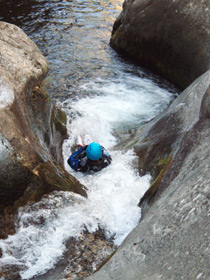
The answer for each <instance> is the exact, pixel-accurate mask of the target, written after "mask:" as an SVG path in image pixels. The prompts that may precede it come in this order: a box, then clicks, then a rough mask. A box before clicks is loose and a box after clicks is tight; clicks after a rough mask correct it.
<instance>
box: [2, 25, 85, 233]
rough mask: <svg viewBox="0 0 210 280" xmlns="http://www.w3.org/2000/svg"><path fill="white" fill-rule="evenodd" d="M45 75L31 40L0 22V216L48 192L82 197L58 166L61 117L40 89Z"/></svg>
mask: <svg viewBox="0 0 210 280" xmlns="http://www.w3.org/2000/svg"><path fill="white" fill-rule="evenodd" d="M47 73H48V62H47V60H46V59H45V58H44V57H43V56H42V54H41V52H40V50H39V49H38V47H37V46H36V44H35V43H34V42H32V41H31V40H30V38H29V37H28V36H27V35H26V34H25V33H24V32H23V31H22V30H21V29H20V28H18V27H17V26H15V25H12V24H8V23H5V22H0V119H1V122H0V214H2V213H3V212H4V211H5V209H6V208H7V207H8V206H9V207H10V211H11V209H12V208H11V207H13V210H14V211H15V209H16V208H17V207H18V206H20V205H24V204H26V203H27V202H28V201H29V200H33V201H37V200H38V199H40V198H41V197H42V195H43V194H45V193H49V192H51V191H53V190H66V191H68V190H69V191H73V192H76V193H79V194H81V195H83V196H86V192H85V189H84V187H83V186H82V185H81V184H80V183H79V182H78V181H77V180H76V179H75V178H74V177H72V176H71V175H70V174H69V173H67V172H66V171H65V170H64V169H63V168H62V165H63V157H62V149H61V147H62V143H63V140H64V139H65V137H67V131H66V126H65V121H66V119H65V114H64V113H63V112H61V111H60V110H59V109H58V108H56V107H55V106H54V105H53V104H52V103H51V101H50V100H49V98H48V95H47V93H46V92H45V91H44V90H43V88H42V85H41V83H42V81H43V79H44V78H45V76H46V75H47ZM5 228H6V226H5Z"/></svg>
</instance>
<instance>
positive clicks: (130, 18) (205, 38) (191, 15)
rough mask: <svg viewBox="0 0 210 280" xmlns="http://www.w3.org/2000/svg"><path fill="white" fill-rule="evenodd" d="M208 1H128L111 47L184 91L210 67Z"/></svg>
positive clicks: (116, 27) (115, 27)
mask: <svg viewBox="0 0 210 280" xmlns="http://www.w3.org/2000/svg"><path fill="white" fill-rule="evenodd" d="M209 35H210V7H209V1H208V0H202V1H197V0H173V1H167V0H159V1H154V0H135V1H134V0H127V1H125V2H124V8H123V11H122V13H121V14H120V16H119V17H118V19H117V20H116V22H115V24H114V27H113V33H112V37H111V41H110V43H111V46H112V47H113V48H114V49H116V50H117V51H120V52H122V53H124V54H126V55H128V56H131V57H132V58H133V59H134V60H135V61H136V62H139V63H140V64H141V65H145V66H147V67H149V68H151V69H153V70H155V71H157V72H158V73H160V74H161V75H163V76H164V77H166V78H167V79H168V80H170V81H172V82H173V83H174V84H176V85H177V86H179V87H180V88H182V89H185V88H186V87H187V86H188V85H189V84H190V83H192V82H193V81H194V80H195V79H196V78H197V77H199V76H200V75H201V74H203V73H204V72H206V71H207V70H208V69H209V67H210V36H209Z"/></svg>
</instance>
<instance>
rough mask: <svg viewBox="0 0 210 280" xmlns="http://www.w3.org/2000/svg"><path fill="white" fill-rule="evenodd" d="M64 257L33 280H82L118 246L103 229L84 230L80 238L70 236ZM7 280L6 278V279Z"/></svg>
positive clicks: (97, 267) (98, 266)
mask: <svg viewBox="0 0 210 280" xmlns="http://www.w3.org/2000/svg"><path fill="white" fill-rule="evenodd" d="M66 247H67V249H66V252H65V255H64V256H63V259H62V260H61V261H59V262H58V264H57V265H56V267H55V269H52V270H50V271H49V272H47V273H46V274H45V275H42V276H39V277H34V278H33V279H32V280H64V279H66V280H82V279H85V278H86V277H88V276H89V275H91V274H93V273H94V272H95V271H96V270H97V269H99V268H100V266H101V265H103V264H104V263H105V262H106V261H107V260H108V259H109V258H110V257H111V256H112V255H113V254H114V252H115V250H116V249H117V247H116V246H115V245H114V244H113V242H112V241H108V240H106V238H105V236H104V233H103V231H102V230H100V229H99V230H97V231H96V232H94V233H89V232H88V231H86V230H85V231H84V232H82V233H81V235H80V236H79V237H78V238H74V237H72V238H70V239H69V240H68V241H67V244H66ZM5 280H6V279H5Z"/></svg>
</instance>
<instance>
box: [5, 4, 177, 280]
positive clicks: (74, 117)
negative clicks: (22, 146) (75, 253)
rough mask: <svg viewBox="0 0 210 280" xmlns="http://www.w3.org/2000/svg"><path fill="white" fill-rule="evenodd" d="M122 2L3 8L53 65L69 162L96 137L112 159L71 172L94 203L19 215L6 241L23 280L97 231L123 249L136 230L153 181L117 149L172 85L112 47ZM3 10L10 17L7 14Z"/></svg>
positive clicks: (51, 88) (51, 83)
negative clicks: (81, 139) (80, 142)
mask: <svg viewBox="0 0 210 280" xmlns="http://www.w3.org/2000/svg"><path fill="white" fill-rule="evenodd" d="M122 2H123V1H119V0H102V1H98V0H97V1H96V0H86V1H84V0H72V1H70V0H69V1H68V0H66V1H65V0H63V1H62V0H60V1H58V0H53V1H49V0H48V1H44V0H40V1H3V2H1V14H0V20H5V21H8V22H11V23H14V24H17V25H18V26H20V27H21V28H22V29H23V30H25V32H26V33H27V34H28V35H29V36H30V37H31V38H32V39H33V40H34V41H35V42H36V43H37V44H38V46H39V47H40V49H41V50H42V52H43V54H44V55H45V56H46V57H47V59H48V61H49V64H50V73H49V75H48V78H47V86H46V87H47V90H48V92H50V93H51V98H52V100H53V101H54V102H55V103H56V104H57V105H58V106H60V107H61V108H62V109H63V110H65V111H66V113H67V116H68V118H69V122H68V131H69V135H70V137H69V139H68V140H67V141H65V143H64V146H63V155H64V159H65V162H66V159H67V158H68V156H69V155H70V153H71V149H72V147H73V146H74V144H75V140H76V139H77V136H78V135H81V136H84V135H86V134H89V135H90V136H91V138H92V139H93V140H94V141H97V142H99V143H101V144H102V145H103V146H104V147H106V148H107V149H108V150H109V152H110V153H111V155H112V158H113V162H112V164H111V165H110V166H108V167H107V168H106V169H104V170H102V171H101V172H99V173H97V174H94V175H89V176H85V175H83V174H80V173H76V172H74V171H73V170H71V169H70V168H69V167H68V166H67V165H66V166H65V167H66V169H67V170H68V171H69V172H70V173H71V174H73V175H74V176H75V177H77V178H78V179H79V180H80V181H81V182H82V183H83V184H84V185H85V186H86V187H87V188H88V191H87V192H88V199H84V198H81V197H80V196H78V195H75V194H71V193H65V192H60V193H58V192H55V193H53V194H51V195H50V196H46V197H44V198H43V199H42V201H41V202H39V203H36V204H34V205H32V206H28V207H25V208H23V209H20V211H19V216H18V221H17V233H16V234H15V235H14V236H10V237H8V239H7V240H4V241H0V248H1V249H2V252H3V257H2V259H1V261H2V263H3V264H7V263H8V264H14V265H17V266H19V267H20V268H21V276H22V279H30V278H31V277H33V276H34V275H38V274H43V273H44V272H46V271H47V270H49V269H50V268H52V267H53V266H54V264H56V262H57V261H58V260H59V259H60V258H61V257H62V254H63V252H64V251H65V241H66V240H68V239H69V237H71V236H79V234H80V232H81V231H82V230H83V229H84V225H85V227H86V228H87V229H88V230H89V231H91V232H93V231H95V230H96V229H97V228H98V226H100V228H102V229H104V231H105V233H106V235H107V238H111V239H113V240H114V242H115V243H116V244H117V245H119V244H121V242H122V241H123V239H124V238H125V237H126V235H127V234H128V233H129V232H130V231H131V230H132V229H133V228H134V227H135V226H136V224H137V223H138V221H139V219H140V217H141V211H140V208H139V207H138V206H137V205H138V202H139V199H140V198H141V196H142V195H143V194H144V192H145V191H146V190H147V188H148V187H149V183H150V175H149V174H148V175H146V176H143V177H140V176H139V175H138V172H137V169H136V161H137V158H136V156H135V154H134V152H133V151H132V150H129V151H127V152H125V151H123V150H122V151H121V150H116V148H115V145H116V144H117V143H118V142H119V141H120V140H119V139H120V138H125V137H128V136H129V133H130V132H131V131H133V130H135V128H136V127H138V126H140V125H141V124H143V123H144V122H146V121H148V120H150V119H151V118H153V117H154V116H156V115H157V114H158V113H159V112H161V111H162V110H164V109H165V108H166V107H167V105H168V104H169V103H170V101H171V100H172V99H173V98H174V94H173V92H174V90H173V89H172V87H171V86H170V85H168V84H167V83H166V82H164V81H162V80H161V79H159V78H158V77H156V76H153V75H152V74H150V73H148V72H145V71H144V70H143V69H141V68H140V67H138V66H136V65H133V64H132V63H129V62H127V61H125V60H124V59H123V58H122V57H120V56H119V55H118V54H117V53H115V51H113V50H112V49H111V48H110V47H109V39H110V35H111V29H112V25H113V22H114V19H115V18H116V17H117V15H118V14H119V12H120V10H121V6H122ZM2 11H4V14H2Z"/></svg>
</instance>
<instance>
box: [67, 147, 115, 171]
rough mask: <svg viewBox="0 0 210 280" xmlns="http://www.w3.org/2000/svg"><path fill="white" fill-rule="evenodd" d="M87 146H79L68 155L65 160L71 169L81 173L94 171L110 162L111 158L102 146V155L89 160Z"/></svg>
mask: <svg viewBox="0 0 210 280" xmlns="http://www.w3.org/2000/svg"><path fill="white" fill-rule="evenodd" d="M87 146H88V145H87ZM87 146H83V147H81V148H80V149H79V150H77V151H76V152H74V153H73V154H72V155H71V156H70V157H69V159H68V161H67V162H68V164H69V165H70V166H71V168H72V169H74V170H75V171H81V172H83V173H94V172H98V171H100V170H101V169H103V168H105V167H107V166H108V165H109V164H110V163H111V161H112V158H111V156H110V154H109V153H108V152H107V150H106V149H105V148H104V147H102V157H101V158H100V159H99V160H97V161H96V160H90V159H89V158H88V157H87V155H86V148H87Z"/></svg>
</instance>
